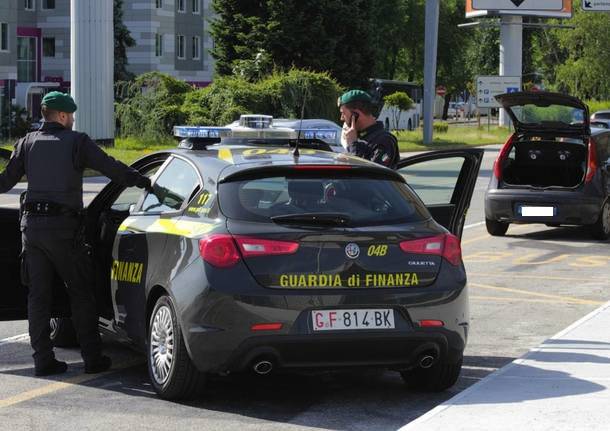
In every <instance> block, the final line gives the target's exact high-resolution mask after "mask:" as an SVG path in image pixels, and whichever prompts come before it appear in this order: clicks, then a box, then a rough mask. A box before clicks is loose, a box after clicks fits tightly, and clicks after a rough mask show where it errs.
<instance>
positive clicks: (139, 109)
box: [115, 72, 193, 139]
mask: <svg viewBox="0 0 610 431" xmlns="http://www.w3.org/2000/svg"><path fill="white" fill-rule="evenodd" d="M192 90H193V87H192V86H191V85H189V84H187V83H186V82H184V81H180V80H178V79H175V78H173V77H171V76H169V75H165V74H162V73H159V72H150V73H145V74H143V75H140V76H139V77H138V78H137V79H136V80H135V81H133V83H132V84H131V85H129V86H128V87H127V88H126V89H125V88H123V96H124V100H123V101H122V102H119V103H116V104H115V113H116V114H115V115H116V120H117V134H118V135H119V136H141V137H144V138H150V139H156V138H159V137H162V136H164V135H168V134H170V133H171V130H172V127H173V126H174V125H176V124H184V122H185V121H186V118H187V115H186V114H185V113H184V112H183V111H182V105H183V103H184V99H185V95H186V94H187V93H189V92H191V91H192Z"/></svg>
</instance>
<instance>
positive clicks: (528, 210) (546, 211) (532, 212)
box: [521, 207, 555, 217]
mask: <svg viewBox="0 0 610 431" xmlns="http://www.w3.org/2000/svg"><path fill="white" fill-rule="evenodd" d="M554 215H555V208H554V207H521V216H523V217H553V216H554Z"/></svg>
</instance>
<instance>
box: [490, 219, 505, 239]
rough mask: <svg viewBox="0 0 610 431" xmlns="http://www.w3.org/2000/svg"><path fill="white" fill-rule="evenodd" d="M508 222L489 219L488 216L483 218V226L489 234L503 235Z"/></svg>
mask: <svg viewBox="0 0 610 431" xmlns="http://www.w3.org/2000/svg"><path fill="white" fill-rule="evenodd" d="M509 224H510V223H507V222H503V221H495V220H490V219H488V218H486V219H485V226H486V227H487V232H489V234H490V235H491V236H504V235H505V234H506V231H507V230H508V225H509Z"/></svg>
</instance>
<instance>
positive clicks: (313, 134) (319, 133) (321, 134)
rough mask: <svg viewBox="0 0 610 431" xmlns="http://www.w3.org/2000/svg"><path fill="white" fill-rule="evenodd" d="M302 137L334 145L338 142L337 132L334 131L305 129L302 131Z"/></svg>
mask: <svg viewBox="0 0 610 431" xmlns="http://www.w3.org/2000/svg"><path fill="white" fill-rule="evenodd" d="M297 133H298V130H297ZM301 137H302V138H303V139H318V140H320V141H324V142H329V143H333V142H335V141H336V140H337V131H336V130H333V129H303V130H301Z"/></svg>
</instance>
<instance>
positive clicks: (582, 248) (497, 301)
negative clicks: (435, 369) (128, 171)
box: [0, 147, 610, 430]
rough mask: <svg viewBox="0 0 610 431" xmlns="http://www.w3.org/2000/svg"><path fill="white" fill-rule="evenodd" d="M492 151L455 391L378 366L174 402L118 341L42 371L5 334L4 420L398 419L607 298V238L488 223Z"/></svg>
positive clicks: (345, 423)
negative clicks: (92, 356) (495, 227)
mask: <svg viewBox="0 0 610 431" xmlns="http://www.w3.org/2000/svg"><path fill="white" fill-rule="evenodd" d="M496 152H497V147H496V148H488V149H487V150H486V154H485V159H484V163H483V166H482V168H481V173H480V177H479V180H478V182H477V187H476V190H475V195H474V198H473V202H472V205H471V209H470V211H469V214H468V218H467V222H466V225H467V228H466V229H465V231H464V236H463V240H462V248H463V255H464V261H465V264H466V267H467V271H468V274H469V282H470V298H471V332H470V338H469V344H468V347H467V349H466V352H465V355H466V357H465V363H464V367H463V372H462V376H461V378H460V380H459V381H458V383H457V384H456V385H455V386H454V387H453V388H452V389H451V390H449V391H447V392H444V393H441V394H421V393H412V392H407V391H406V390H405V389H404V388H403V386H402V382H401V380H400V378H399V376H398V374H397V373H393V372H385V371H376V370H368V371H361V370H360V371H357V372H354V371H350V372H318V373H309V374H287V375H275V376H271V377H269V378H254V377H253V376H232V377H230V378H214V379H213V380H211V381H210V382H209V384H208V386H207V388H206V389H205V391H204V392H203V393H202V394H201V396H200V397H199V398H198V399H197V400H195V401H192V402H188V403H175V402H167V401H162V400H160V399H158V398H157V397H156V396H155V395H154V393H153V391H152V388H151V387H150V384H149V383H148V376H147V374H146V368H145V366H144V365H143V364H144V360H143V358H141V357H140V356H138V355H136V354H135V353H133V352H132V351H130V350H129V349H127V348H125V347H123V346H121V345H118V344H117V343H115V342H112V341H107V343H106V347H107V351H108V352H109V353H110V354H111V356H112V357H113V359H114V362H115V363H116V364H117V367H116V368H115V369H114V370H113V371H111V372H109V373H107V374H105V375H102V376H88V375H84V374H82V362H81V361H80V357H79V354H78V352H77V351H75V350H68V349H58V352H57V355H58V357H60V358H61V359H64V360H68V361H69V362H70V364H71V366H70V373H69V374H67V375H64V376H61V377H59V378H55V379H38V378H35V377H34V376H33V369H32V360H31V356H30V354H31V351H30V348H29V345H28V344H27V338H25V337H21V338H17V339H13V340H9V341H0V423H2V424H3V426H4V427H6V429H11V430H17V429H48V428H51V427H52V428H53V429H99V428H103V429H108V428H112V429H115V430H122V429H136V428H137V429H155V430H157V429H159V430H161V429H163V430H165V429H168V428H172V429H202V428H204V429H214V430H217V429H218V430H224V429H226V430H229V429H230V430H233V429H237V428H239V429H241V430H250V429H253V430H254V429H256V430H286V429H306V428H321V429H333V430H377V429H379V430H391V429H398V428H400V427H401V426H402V425H405V424H406V423H408V422H409V421H411V420H413V419H414V418H416V417H418V416H420V415H422V414H423V413H425V412H426V411H428V410H430V409H431V408H433V407H434V406H436V405H438V404H439V403H441V402H442V401H444V400H446V399H448V398H449V397H451V396H453V395H455V394H456V393H458V392H460V391H462V390H463V389H465V388H467V387H468V386H470V385H472V384H473V383H475V382H476V381H478V380H479V379H481V378H482V377H484V376H486V375H488V374H489V373H491V372H492V371H494V370H496V369H497V368H498V367H501V366H503V365H505V364H507V363H509V362H510V361H512V360H513V359H514V358H517V357H519V356H521V355H522V354H523V353H525V352H526V351H527V350H528V349H530V348H532V347H535V346H537V345H538V344H539V343H540V342H541V341H543V340H545V339H546V338H548V337H549V336H552V335H553V334H555V333H557V332H558V331H560V330H561V329H563V328H565V327H566V326H568V325H569V324H571V323H572V322H574V321H575V320H577V319H578V318H580V317H582V316H584V315H585V314H587V313H588V312H590V311H591V310H593V309H595V308H597V307H598V306H599V305H601V304H602V303H604V302H606V301H607V300H608V299H609V294H608V292H607V291H606V290H607V289H608V287H609V286H608V284H609V283H608V281H607V280H609V279H610V265H609V262H610V252H609V251H608V242H599V241H593V240H591V239H589V236H588V234H587V232H586V231H585V230H584V229H582V228H548V227H546V226H538V225H529V226H527V225H522V226H511V227H510V228H509V230H508V234H507V236H506V237H505V238H494V237H490V236H489V235H488V234H487V232H486V230H485V226H484V224H483V220H484V219H483V217H484V216H483V193H484V191H485V187H486V185H487V182H488V180H489V175H490V174H491V166H492V162H493V159H494V158H495V155H496ZM91 187H92V188H96V187H97V188H99V185H93V186H91ZM0 199H1V197H0ZM1 203H2V201H1V200H0V204H1ZM26 330H27V325H26V324H25V322H8V323H0V340H3V339H6V338H7V337H11V336H18V335H19V334H22V333H24V332H26Z"/></svg>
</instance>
